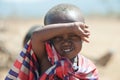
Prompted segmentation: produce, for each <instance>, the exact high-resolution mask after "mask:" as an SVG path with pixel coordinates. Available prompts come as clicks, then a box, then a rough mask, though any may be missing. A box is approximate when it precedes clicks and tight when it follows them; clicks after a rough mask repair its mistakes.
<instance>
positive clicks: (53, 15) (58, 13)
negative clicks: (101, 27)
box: [44, 4, 84, 25]
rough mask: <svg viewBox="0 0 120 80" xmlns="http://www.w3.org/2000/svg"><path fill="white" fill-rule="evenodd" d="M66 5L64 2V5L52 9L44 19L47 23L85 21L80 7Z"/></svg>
mask: <svg viewBox="0 0 120 80" xmlns="http://www.w3.org/2000/svg"><path fill="white" fill-rule="evenodd" d="M66 5H67V4H66ZM66 5H65V4H63V6H62V4H61V5H60V6H59V5H58V6H55V7H53V8H52V9H50V10H49V11H48V13H47V14H46V16H45V19H44V23H45V25H47V24H54V23H68V22H84V18H83V16H82V14H81V12H80V9H79V8H78V7H76V6H73V5H68V6H66Z"/></svg>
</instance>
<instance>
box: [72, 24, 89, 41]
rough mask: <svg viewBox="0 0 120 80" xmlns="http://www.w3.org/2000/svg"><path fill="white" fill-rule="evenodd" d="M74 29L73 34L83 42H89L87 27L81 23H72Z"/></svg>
mask: <svg viewBox="0 0 120 80" xmlns="http://www.w3.org/2000/svg"><path fill="white" fill-rule="evenodd" d="M74 27H76V28H77V29H74V30H75V33H77V34H78V35H79V36H80V37H81V39H82V40H83V41H85V42H89V40H88V38H89V36H90V31H89V30H88V26H87V25H85V24H84V23H81V22H74Z"/></svg>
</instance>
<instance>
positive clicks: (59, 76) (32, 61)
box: [5, 41, 98, 80]
mask: <svg viewBox="0 0 120 80" xmlns="http://www.w3.org/2000/svg"><path fill="white" fill-rule="evenodd" d="M45 45H46V51H47V54H48V59H49V61H50V62H51V64H52V66H51V67H50V68H49V69H47V70H46V71H45V72H44V73H43V74H42V75H39V71H40V67H39V64H38V61H37V58H36V56H35V54H34V52H33V50H32V45H31V42H30V41H29V42H28V44H26V45H25V48H24V49H23V51H22V52H21V53H20V55H19V57H18V58H17V60H16V61H15V62H14V64H13V66H12V68H11V69H10V71H9V73H8V75H7V76H6V78H5V80H98V73H97V71H96V67H95V65H94V64H93V63H92V62H91V61H90V60H88V59H87V58H85V57H84V56H82V55H80V54H79V55H78V56H77V57H76V58H75V59H74V63H73V64H72V63H71V61H70V60H69V59H67V58H64V57H61V56H60V55H59V54H58V53H57V52H56V50H55V48H54V46H53V45H51V44H49V43H48V42H47V43H46V44H45Z"/></svg>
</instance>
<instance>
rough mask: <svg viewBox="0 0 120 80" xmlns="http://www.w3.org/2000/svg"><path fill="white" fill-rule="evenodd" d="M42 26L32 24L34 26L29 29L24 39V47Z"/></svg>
mask: <svg viewBox="0 0 120 80" xmlns="http://www.w3.org/2000/svg"><path fill="white" fill-rule="evenodd" d="M41 28H42V26H40V25H36V26H32V27H31V28H30V29H29V30H28V32H27V34H26V35H25V37H24V40H23V47H24V46H25V44H26V43H27V42H28V41H29V40H30V39H31V36H32V34H33V32H34V31H36V30H37V29H41Z"/></svg>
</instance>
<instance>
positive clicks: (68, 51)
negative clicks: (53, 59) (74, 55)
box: [62, 47, 73, 54]
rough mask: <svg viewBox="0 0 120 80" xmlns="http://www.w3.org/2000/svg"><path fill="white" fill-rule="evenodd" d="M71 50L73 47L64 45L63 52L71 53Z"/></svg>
mask: <svg viewBox="0 0 120 80" xmlns="http://www.w3.org/2000/svg"><path fill="white" fill-rule="evenodd" d="M71 51H73V47H63V48H62V52H63V53H66V54H69V53H70V52H71Z"/></svg>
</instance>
